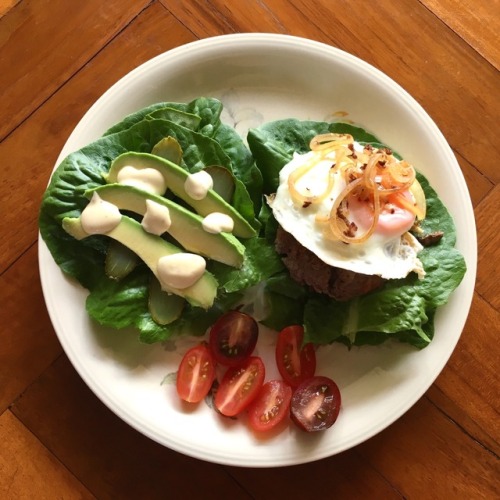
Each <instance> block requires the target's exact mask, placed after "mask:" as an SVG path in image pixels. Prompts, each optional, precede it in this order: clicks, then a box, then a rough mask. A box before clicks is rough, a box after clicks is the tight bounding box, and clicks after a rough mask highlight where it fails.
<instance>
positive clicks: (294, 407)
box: [290, 376, 341, 432]
mask: <svg viewBox="0 0 500 500" xmlns="http://www.w3.org/2000/svg"><path fill="white" fill-rule="evenodd" d="M340 405H341V397H340V390H339V388H338V386H337V384H336V383H335V382H334V381H333V380H332V379H330V378H328V377H321V376H316V377H311V378H310V379H308V380H305V381H304V382H302V383H301V384H300V385H299V386H298V387H297V388H296V389H295V391H294V393H293V396H292V402H291V408H290V410H291V412H290V415H291V417H292V420H293V421H294V422H295V423H296V424H297V425H298V426H299V427H300V428H301V429H302V430H304V431H307V432H315V431H322V430H325V429H328V428H329V427H331V426H332V425H333V424H334V423H335V421H336V420H337V417H338V415H339V411H340Z"/></svg>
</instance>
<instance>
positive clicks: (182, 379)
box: [176, 342, 215, 403]
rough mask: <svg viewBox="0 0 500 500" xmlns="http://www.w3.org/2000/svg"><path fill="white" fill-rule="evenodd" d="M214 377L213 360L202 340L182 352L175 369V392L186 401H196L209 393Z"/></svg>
mask: <svg viewBox="0 0 500 500" xmlns="http://www.w3.org/2000/svg"><path fill="white" fill-rule="evenodd" d="M214 379H215V360H214V357H213V356H212V353H211V352H210V349H209V347H208V345H207V344H206V343H205V342H203V343H201V344H198V345H197V346H195V347H192V348H191V349H189V350H188V351H187V352H186V354H184V357H183V358H182V361H181V363H180V365H179V370H178V371H177V381H176V386H177V394H178V395H179V397H180V398H181V399H183V400H184V401H187V402H188V403H198V402H200V401H201V400H202V399H203V398H204V397H205V396H206V395H207V394H208V393H209V391H210V388H211V387H212V383H213V381H214Z"/></svg>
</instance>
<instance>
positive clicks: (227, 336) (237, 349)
mask: <svg viewBox="0 0 500 500" xmlns="http://www.w3.org/2000/svg"><path fill="white" fill-rule="evenodd" d="M258 335H259V326H258V324H257V322H256V321H255V319H253V318H252V317H251V316H249V315H248V314H245V313H242V312H240V311H229V312H227V313H225V314H223V315H222V316H221V317H220V318H219V319H218V320H217V321H216V322H215V323H214V325H213V326H212V328H211V329H210V339H209V342H210V349H211V351H212V354H213V355H214V358H215V360H216V361H217V362H218V363H220V364H221V365H224V366H238V365H240V364H241V363H243V361H245V360H246V359H248V358H249V357H250V355H251V354H252V352H253V350H254V349H255V345H256V344H257V337H258Z"/></svg>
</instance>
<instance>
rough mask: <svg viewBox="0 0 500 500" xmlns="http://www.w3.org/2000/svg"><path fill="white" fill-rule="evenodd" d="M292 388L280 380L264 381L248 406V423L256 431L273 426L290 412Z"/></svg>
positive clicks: (266, 429)
mask: <svg viewBox="0 0 500 500" xmlns="http://www.w3.org/2000/svg"><path fill="white" fill-rule="evenodd" d="M291 400H292V388H291V387H290V386H289V385H288V384H287V383H285V382H283V381H282V380H269V381H268V382H266V383H265V384H264V385H263V386H262V388H261V390H260V392H259V394H258V396H257V397H256V399H255V400H254V401H253V403H252V404H251V405H250V406H249V408H248V423H249V425H250V427H251V428H252V429H253V430H255V431H258V432H263V431H268V430H270V429H273V428H275V427H276V426H277V425H278V424H279V423H280V422H282V421H283V419H284V418H285V417H287V416H288V415H289V412H290V402H291Z"/></svg>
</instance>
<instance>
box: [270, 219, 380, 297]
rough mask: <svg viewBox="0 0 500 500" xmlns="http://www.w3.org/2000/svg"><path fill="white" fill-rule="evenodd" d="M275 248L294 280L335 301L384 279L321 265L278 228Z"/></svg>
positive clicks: (371, 287) (355, 293)
mask: <svg viewBox="0 0 500 500" xmlns="http://www.w3.org/2000/svg"><path fill="white" fill-rule="evenodd" d="M276 251H277V252H278V253H279V254H280V255H281V256H282V258H283V263H284V264H285V266H286V267H287V268H288V270H289V272H290V276H291V277H292V278H293V279H294V280H295V281H297V282H298V283H300V284H302V285H308V286H310V287H311V288H312V289H313V290H314V291H315V292H318V293H324V294H326V295H329V296H330V297H333V298H334V299H336V300H339V301H345V300H350V299H353V298H354V297H359V296H360V295H364V294H366V293H368V292H371V291H372V290H375V289H376V288H379V287H380V286H382V285H383V284H384V282H385V280H384V279H383V278H381V277H380V276H369V275H366V274H359V273H355V272H354V271H347V270H346V269H340V268H338V267H332V266H329V265H328V264H325V263H324V262H323V261H322V260H321V259H319V258H318V257H317V256H316V255H315V254H314V253H312V252H311V251H310V250H308V249H307V248H305V247H303V246H302V245H301V244H300V243H299V242H298V241H297V240H296V239H295V238H294V237H293V236H292V235H291V234H290V233H287V232H286V231H285V230H284V229H282V228H281V227H279V228H278V232H277V234H276Z"/></svg>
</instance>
